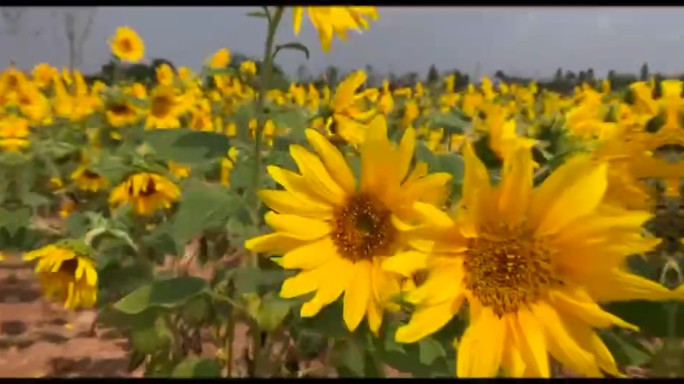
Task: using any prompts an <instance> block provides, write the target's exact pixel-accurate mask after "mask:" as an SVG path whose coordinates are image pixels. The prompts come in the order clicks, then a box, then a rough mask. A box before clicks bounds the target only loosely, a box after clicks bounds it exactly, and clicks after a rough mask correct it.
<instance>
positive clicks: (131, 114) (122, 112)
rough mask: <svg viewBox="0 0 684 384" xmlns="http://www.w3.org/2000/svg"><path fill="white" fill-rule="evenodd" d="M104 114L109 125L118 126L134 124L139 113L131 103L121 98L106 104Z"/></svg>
mask: <svg viewBox="0 0 684 384" xmlns="http://www.w3.org/2000/svg"><path fill="white" fill-rule="evenodd" d="M105 116H106V117H107V122H108V123H109V124H110V125H111V126H113V127H116V128H119V127H122V126H124V125H130V124H134V123H135V122H136V121H138V119H139V118H140V113H139V112H138V109H137V108H136V107H135V106H134V105H133V103H131V102H129V101H123V100H122V101H119V102H113V103H110V104H109V105H108V106H107V109H106V112H105Z"/></svg>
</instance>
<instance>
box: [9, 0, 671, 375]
mask: <svg viewBox="0 0 684 384" xmlns="http://www.w3.org/2000/svg"><path fill="white" fill-rule="evenodd" d="M245 17H253V18H255V19H257V21H260V22H263V28H265V29H266V30H267V31H268V34H267V40H266V41H265V43H264V56H263V57H262V58H261V60H254V61H250V60H246V61H242V62H241V63H240V64H239V65H233V66H231V65H230V64H231V61H232V59H233V58H232V57H231V52H230V50H229V49H228V48H224V49H221V50H219V51H217V52H215V53H213V54H212V53H210V52H209V53H208V57H207V59H206V61H205V65H204V67H203V68H202V69H201V71H199V72H195V71H192V70H190V69H188V68H186V67H180V68H174V67H173V66H171V65H168V64H165V63H161V64H159V65H157V66H156V67H155V72H154V76H153V78H152V79H150V80H148V81H138V80H136V79H133V78H131V77H130V76H127V70H126V69H127V68H129V67H130V66H131V65H133V64H135V63H138V62H140V61H141V60H143V58H144V57H145V44H144V40H143V38H144V36H139V35H138V34H137V32H136V31H135V30H133V29H131V28H129V27H120V28H118V29H117V30H116V31H114V32H113V35H112V37H111V39H110V41H109V42H108V43H109V45H110V47H111V53H112V57H113V60H114V61H113V62H114V65H113V66H112V68H111V77H110V78H108V79H106V80H104V79H100V80H98V79H95V80H93V79H87V78H86V77H85V76H84V75H83V74H81V73H80V72H79V71H77V70H71V71H70V70H66V69H64V70H59V69H57V68H54V67H52V66H51V65H49V64H47V63H39V64H37V65H36V66H35V67H34V68H33V69H32V71H27V72H25V71H21V70H19V69H17V68H15V67H14V66H11V67H8V68H6V69H5V70H4V71H2V73H1V74H0V175H2V176H1V177H0V250H2V255H3V257H4V259H5V260H4V261H0V267H1V266H2V263H10V262H11V263H15V264H16V263H18V262H19V263H25V264H26V265H29V266H30V267H31V268H32V270H33V271H34V277H35V279H36V280H37V281H38V282H39V284H40V288H41V293H42V297H43V300H45V301H46V302H52V303H57V304H58V305H60V306H62V307H63V308H64V309H65V310H67V311H72V312H74V313H75V312H79V311H84V310H95V311H96V313H97V316H96V317H95V318H94V320H93V321H92V325H91V326H92V329H96V328H101V329H109V330H110V331H111V332H114V333H115V334H116V335H118V337H121V338H124V339H126V340H127V359H128V368H129V370H130V371H136V372H142V374H143V375H145V376H148V377H254V376H257V377H291V378H296V377H324V376H336V377H384V376H387V375H390V376H396V375H397V372H400V373H401V374H405V375H410V376H413V377H561V376H569V375H576V376H583V377H625V376H633V375H635V372H639V374H640V375H646V376H648V377H678V376H684V368H683V367H684V345H682V343H681V340H682V338H683V337H684V308H682V307H680V305H679V302H680V301H681V300H682V299H684V275H683V274H682V272H681V269H682V267H683V266H684V263H682V250H683V248H682V243H681V239H682V238H683V237H684V233H683V229H682V223H683V221H681V219H682V209H681V207H682V197H681V196H682V178H684V162H683V161H684V160H682V159H681V154H682V152H683V151H682V150H683V149H684V120H683V119H682V117H683V116H684V98H683V97H682V95H683V91H684V83H683V82H682V81H680V80H674V79H656V78H651V79H649V80H646V81H635V82H633V83H631V84H629V85H628V86H627V87H626V88H625V89H611V88H613V84H612V83H611V81H609V80H608V79H606V80H595V79H591V80H590V81H585V82H583V83H582V84H579V85H577V86H576V87H575V88H574V90H572V91H571V92H556V91H553V90H550V89H547V88H545V87H543V86H541V85H540V84H537V83H535V82H528V83H525V84H519V83H514V82H510V83H507V82H504V81H499V82H498V83H496V84H494V83H493V82H492V81H491V80H490V79H488V78H486V77H485V78H482V79H479V80H480V81H479V83H477V84H468V85H466V86H462V85H461V84H459V82H460V81H461V79H459V78H458V77H457V76H454V75H453V74H452V75H447V76H441V77H440V76H438V77H436V78H435V79H433V81H429V82H427V81H426V82H421V81H416V82H414V83H413V84H410V86H406V87H403V86H402V87H398V86H396V84H392V83H391V82H390V81H389V80H385V81H384V82H383V85H382V86H378V87H372V86H369V85H368V84H367V80H368V79H367V73H366V72H364V71H362V70H358V71H354V72H352V73H349V74H348V75H346V76H344V77H343V78H342V79H341V80H340V81H339V82H336V83H335V84H314V83H309V84H304V83H296V82H291V83H288V84H287V85H286V86H281V85H278V84H276V83H277V82H276V81H275V80H276V79H275V77H276V76H275V75H276V70H275V69H276V63H277V59H278V53H279V52H281V51H283V50H295V51H299V52H301V53H302V54H303V55H305V56H306V57H307V58H308V56H309V50H308V48H307V47H306V46H304V45H302V44H301V43H298V42H296V41H292V42H281V41H277V39H276V32H277V31H278V28H279V26H280V21H281V20H282V18H283V17H292V18H293V20H294V31H293V32H294V35H297V34H298V33H299V31H300V29H301V28H315V29H316V30H317V31H318V34H319V37H320V43H321V46H322V48H323V50H324V51H326V52H327V51H329V50H331V49H334V46H335V45H336V44H344V40H347V31H351V30H362V29H368V30H369V31H368V32H367V33H372V27H373V22H374V20H377V19H378V17H382V9H381V8H380V9H379V10H378V9H376V8H375V7H262V8H261V9H259V8H256V10H255V11H254V12H251V13H250V14H248V15H246V16H245ZM353 38H354V39H362V38H363V36H354V37H353ZM2 316H3V314H2V313H1V312H0V318H2ZM207 346H211V348H208V347H207ZM312 362H315V364H313V363H312Z"/></svg>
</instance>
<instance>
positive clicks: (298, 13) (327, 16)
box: [292, 6, 378, 52]
mask: <svg viewBox="0 0 684 384" xmlns="http://www.w3.org/2000/svg"><path fill="white" fill-rule="evenodd" d="M306 9H307V11H308V14H309V19H310V20H311V24H313V26H314V27H315V28H316V30H317V31H318V37H319V40H320V41H321V48H322V49H323V51H324V52H329V51H330V47H331V45H332V39H333V32H334V33H335V34H336V35H337V37H338V38H339V39H340V40H342V41H345V40H347V31H348V30H355V31H357V32H361V28H363V29H369V28H370V23H369V21H368V20H367V19H366V18H370V19H372V20H377V19H378V10H377V8H376V7H368V6H365V7H327V6H311V7H306ZM303 16H304V7H293V8H292V24H293V27H294V32H295V35H299V31H300V30H301V27H302V17H303Z"/></svg>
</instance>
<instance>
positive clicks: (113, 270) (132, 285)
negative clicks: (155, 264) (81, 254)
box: [98, 260, 153, 301]
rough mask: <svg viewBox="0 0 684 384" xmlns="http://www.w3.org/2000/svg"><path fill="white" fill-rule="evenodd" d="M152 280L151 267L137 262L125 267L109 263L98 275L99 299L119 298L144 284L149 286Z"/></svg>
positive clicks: (116, 263)
mask: <svg viewBox="0 0 684 384" xmlns="http://www.w3.org/2000/svg"><path fill="white" fill-rule="evenodd" d="M98 261H99V260H98ZM152 278H153V272H152V269H151V266H150V265H149V264H146V263H143V262H140V261H138V260H136V261H135V262H132V263H130V264H126V265H120V264H119V263H118V262H112V263H109V264H107V265H106V266H105V267H104V268H103V269H102V270H101V271H100V273H99V275H98V283H99V289H100V296H101V298H100V299H101V300H103V301H106V300H107V299H109V298H114V297H121V296H122V295H124V294H126V293H129V292H131V291H133V290H134V289H137V288H139V287H140V286H142V285H144V284H149V282H150V281H151V280H152Z"/></svg>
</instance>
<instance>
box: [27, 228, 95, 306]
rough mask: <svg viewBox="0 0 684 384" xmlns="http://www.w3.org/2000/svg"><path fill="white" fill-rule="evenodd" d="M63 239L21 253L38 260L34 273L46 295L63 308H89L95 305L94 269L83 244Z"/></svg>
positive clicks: (29, 259)
mask: <svg viewBox="0 0 684 384" xmlns="http://www.w3.org/2000/svg"><path fill="white" fill-rule="evenodd" d="M75 243H76V241H74V240H66V241H61V242H60V243H57V244H52V245H48V246H45V247H43V248H40V249H36V250H35V251H31V252H28V253H25V254H24V260H26V261H31V260H36V259H37V260H38V261H37V263H36V267H35V272H36V274H37V275H38V279H39V281H40V284H41V286H42V288H43V292H44V293H45V296H47V297H49V298H52V299H55V300H58V301H60V302H63V303H64V308H67V309H76V308H89V307H93V306H94V305H95V303H96V302H97V270H96V264H95V260H93V259H92V257H91V256H90V254H89V252H87V249H88V248H87V247H86V246H85V245H84V244H80V246H73V244H75Z"/></svg>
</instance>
